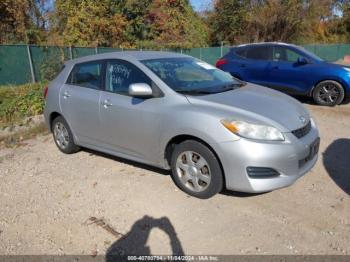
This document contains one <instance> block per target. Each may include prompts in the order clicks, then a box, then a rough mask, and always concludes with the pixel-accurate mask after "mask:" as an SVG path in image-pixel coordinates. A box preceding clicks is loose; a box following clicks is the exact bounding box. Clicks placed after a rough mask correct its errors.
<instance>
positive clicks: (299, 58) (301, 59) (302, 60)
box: [298, 57, 309, 65]
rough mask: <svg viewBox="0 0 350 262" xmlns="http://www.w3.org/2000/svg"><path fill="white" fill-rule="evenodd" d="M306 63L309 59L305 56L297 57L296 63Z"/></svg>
mask: <svg viewBox="0 0 350 262" xmlns="http://www.w3.org/2000/svg"><path fill="white" fill-rule="evenodd" d="M308 63H309V61H308V60H307V59H306V58H305V57H298V64H301V65H305V64H308Z"/></svg>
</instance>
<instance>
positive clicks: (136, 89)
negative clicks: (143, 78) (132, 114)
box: [129, 83, 152, 98]
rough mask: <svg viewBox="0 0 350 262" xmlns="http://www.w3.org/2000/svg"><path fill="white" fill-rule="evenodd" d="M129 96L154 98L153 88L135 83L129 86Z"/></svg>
mask: <svg viewBox="0 0 350 262" xmlns="http://www.w3.org/2000/svg"><path fill="white" fill-rule="evenodd" d="M129 95H130V96H134V97H142V98H148V97H152V88H151V87H150V86H149V85H148V84H146V83H135V84H131V85H129Z"/></svg>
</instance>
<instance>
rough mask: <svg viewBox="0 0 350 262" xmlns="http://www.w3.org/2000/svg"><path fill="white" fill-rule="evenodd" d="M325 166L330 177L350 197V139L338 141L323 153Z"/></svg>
mask: <svg viewBox="0 0 350 262" xmlns="http://www.w3.org/2000/svg"><path fill="white" fill-rule="evenodd" d="M323 164H324V166H325V168H326V170H327V173H328V175H329V176H330V177H331V178H332V179H333V181H334V182H335V183H336V184H337V185H338V186H339V187H340V188H341V189H342V190H343V191H344V192H345V193H347V194H348V195H350V139H347V138H341V139H337V140H335V141H333V142H332V144H330V145H329V146H328V147H327V149H326V150H325V151H324V153H323Z"/></svg>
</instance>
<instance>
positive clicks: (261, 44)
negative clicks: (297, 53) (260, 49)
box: [232, 42, 295, 48]
mask: <svg viewBox="0 0 350 262" xmlns="http://www.w3.org/2000/svg"><path fill="white" fill-rule="evenodd" d="M269 45H281V46H295V45H293V44H288V43H284V42H258V43H248V44H241V45H237V46H233V47H232V48H240V47H249V46H269Z"/></svg>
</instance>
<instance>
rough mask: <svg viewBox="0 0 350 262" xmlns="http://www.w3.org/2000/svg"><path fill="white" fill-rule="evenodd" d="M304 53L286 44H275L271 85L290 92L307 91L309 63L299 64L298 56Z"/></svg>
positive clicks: (271, 65)
mask: <svg viewBox="0 0 350 262" xmlns="http://www.w3.org/2000/svg"><path fill="white" fill-rule="evenodd" d="M299 57H302V54H299V53H297V52H296V51H294V50H292V49H290V48H289V47H285V46H275V47H274V51H273V62H272V63H271V64H270V66H269V73H268V77H269V85H268V86H270V87H272V88H274V89H277V90H280V91H283V92H286V93H290V94H303V93H305V92H306V90H307V89H308V88H307V84H306V82H307V81H305V79H308V75H307V74H308V70H307V67H308V66H310V65H309V64H299V63H298V58H299Z"/></svg>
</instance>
